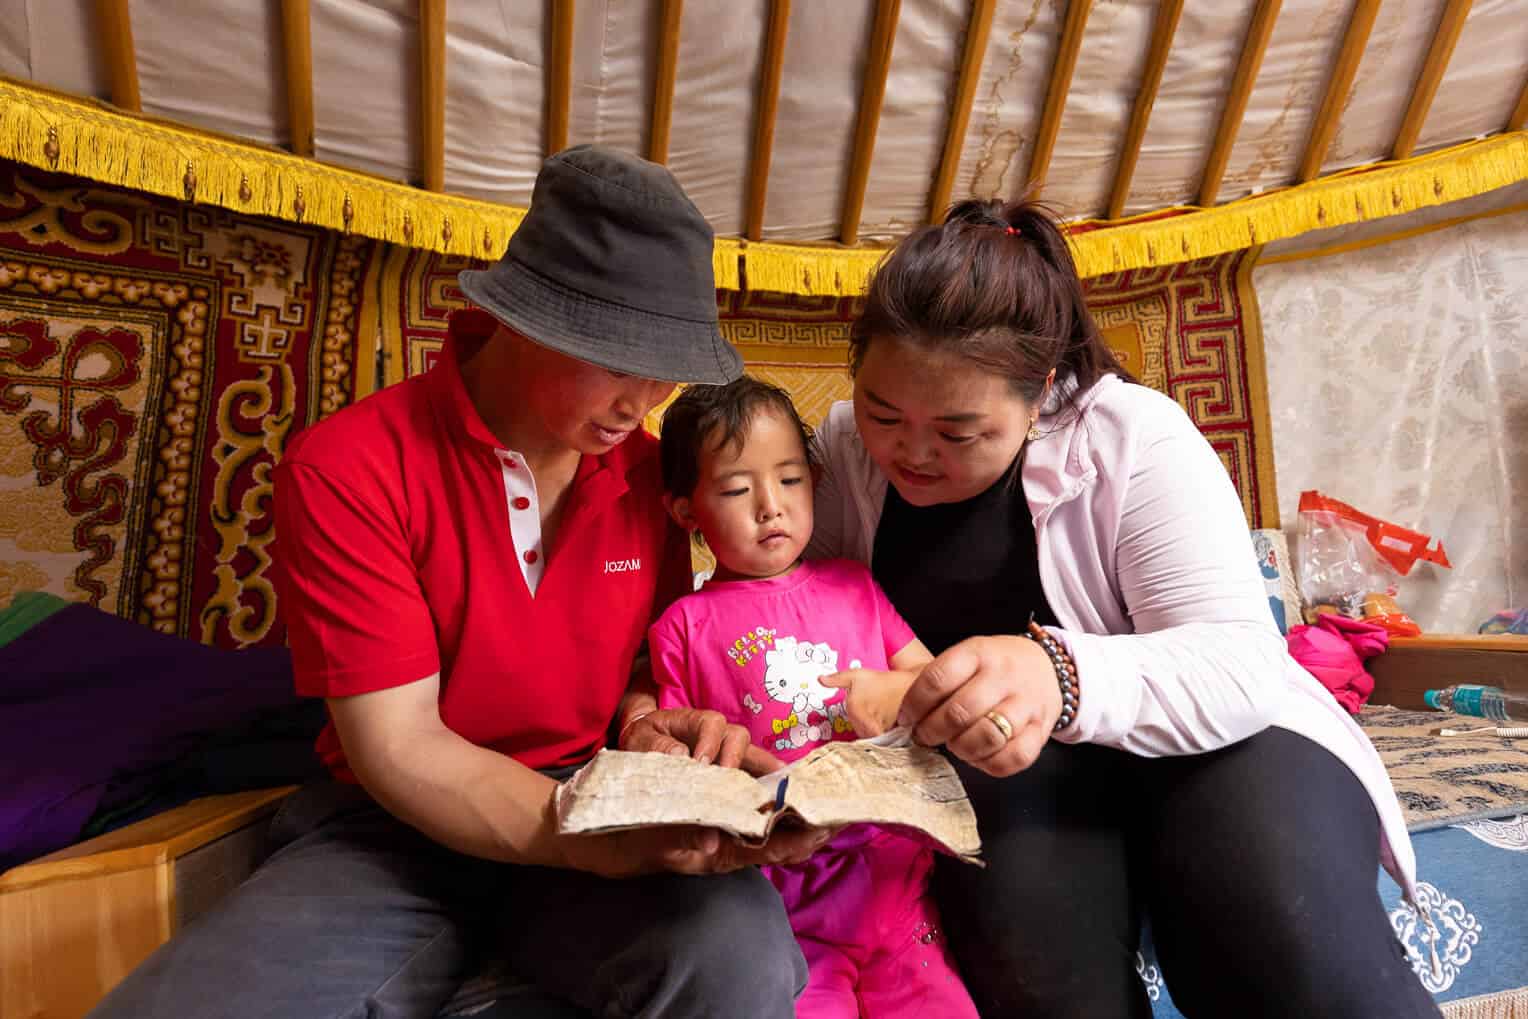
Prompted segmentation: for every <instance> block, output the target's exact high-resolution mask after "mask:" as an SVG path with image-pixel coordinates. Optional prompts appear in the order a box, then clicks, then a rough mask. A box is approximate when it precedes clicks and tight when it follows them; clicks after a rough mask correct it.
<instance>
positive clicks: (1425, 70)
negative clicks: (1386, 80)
mask: <svg viewBox="0 0 1528 1019" xmlns="http://www.w3.org/2000/svg"><path fill="white" fill-rule="evenodd" d="M1470 3H1471V0H1448V5H1447V6H1446V7H1444V8H1443V16H1442V17H1441V18H1439V19H1438V29H1437V31H1436V32H1434V33H1433V41H1432V45H1431V46H1429V47H1428V48H1427V59H1426V60H1424V61H1422V73H1421V74H1419V75H1418V76H1417V83H1416V86H1415V87H1413V88H1412V90H1411V102H1409V103H1407V104H1406V116H1405V117H1404V118H1402V120H1401V129H1400V130H1399V131H1397V132H1396V135H1395V146H1394V147H1393V148H1392V149H1391V150H1390V156H1391V158H1392V159H1405V158H1406V157H1407V156H1409V155H1411V153H1412V150H1414V149H1415V148H1416V147H1417V136H1418V135H1420V134H1421V133H1422V125H1423V123H1424V122H1426V120H1427V111H1428V110H1430V109H1432V102H1433V97H1434V96H1436V95H1437V94H1438V85H1439V83H1440V82H1442V81H1443V74H1444V72H1445V71H1447V70H1448V61H1449V58H1450V57H1452V56H1453V55H1454V46H1455V45H1456V44H1457V43H1458V42H1459V33H1460V32H1462V31H1463V30H1464V19H1465V18H1466V17H1468V16H1469V13H1470Z"/></svg>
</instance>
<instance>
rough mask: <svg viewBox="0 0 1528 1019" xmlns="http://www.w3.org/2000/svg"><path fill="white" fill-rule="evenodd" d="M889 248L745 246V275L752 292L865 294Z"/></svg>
mask: <svg viewBox="0 0 1528 1019" xmlns="http://www.w3.org/2000/svg"><path fill="white" fill-rule="evenodd" d="M888 250H889V249H888V248H834V247H830V246H828V245H810V244H776V243H772V242H754V241H749V242H746V243H745V244H744V245H743V273H744V275H745V277H746V279H745V281H744V282H746V283H747V284H748V289H749V290H772V291H778V292H780V293H787V294H806V295H808V296H818V297H822V296H826V297H852V296H855V295H858V294H862V293H864V291H865V287H866V285H867V284H869V282H870V276H871V274H872V273H874V272H875V267H876V266H877V265H879V264H880V261H881V259H882V258H883V257H884V256H885V255H886V252H887V251H888Z"/></svg>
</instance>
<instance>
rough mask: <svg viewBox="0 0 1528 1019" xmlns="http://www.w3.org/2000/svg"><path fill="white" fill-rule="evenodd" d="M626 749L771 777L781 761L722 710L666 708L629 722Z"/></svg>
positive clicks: (622, 741) (622, 742)
mask: <svg viewBox="0 0 1528 1019" xmlns="http://www.w3.org/2000/svg"><path fill="white" fill-rule="evenodd" d="M620 748H621V749H622V750H646V751H653V752H656V753H660V754H677V755H679V756H681V757H691V758H694V759H695V760H697V761H699V762H700V763H701V764H710V763H711V762H713V761H714V762H716V763H717V764H719V765H721V766H722V767H724V768H742V769H743V770H744V771H746V772H748V773H749V774H750V775H767V774H769V773H770V772H771V771H774V770H776V769H778V768H779V767H780V766H781V762H780V759H779V758H777V757H775V755H773V754H771V753H769V752H768V751H767V750H765V749H763V748H762V747H756V746H754V745H753V744H752V742H751V741H750V740H749V738H748V730H747V729H745V728H743V727H742V726H741V725H732V724H730V723H729V722H728V721H727V718H726V716H725V715H723V714H722V713H721V712H720V711H702V710H700V709H699V708H662V709H659V710H657V711H652V712H649V713H647V714H645V715H642V716H641V717H640V718H638V719H636V720H635V721H633V722H629V723H627V725H626V727H625V729H623V730H622V731H621V737H620Z"/></svg>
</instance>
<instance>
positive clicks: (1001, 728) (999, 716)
mask: <svg viewBox="0 0 1528 1019" xmlns="http://www.w3.org/2000/svg"><path fill="white" fill-rule="evenodd" d="M987 720H988V721H989V722H991V723H992V724H993V725H995V726H997V731H998V732H1000V733H1002V734H1003V742H1004V743H1007V742H1008V741H1009V740H1011V739H1013V723H1012V722H1010V721H1008V719H1007V717H1005V716H1004V715H1003V713H1002V712H1001V711H989V712H987Z"/></svg>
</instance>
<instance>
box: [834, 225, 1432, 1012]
mask: <svg viewBox="0 0 1528 1019" xmlns="http://www.w3.org/2000/svg"><path fill="white" fill-rule="evenodd" d="M851 368H852V371H853V373H854V399H853V402H852V403H841V404H838V405H836V406H835V407H834V408H833V409H832V411H831V413H830V414H829V416H828V420H827V421H826V422H825V424H824V426H823V427H822V429H821V430H820V432H819V434H818V437H817V442H818V445H819V452H820V454H821V460H822V464H823V475H822V478H821V481H820V483H819V486H818V489H817V499H816V533H815V537H814V539H813V542H812V547H811V550H810V554H813V555H816V556H845V557H849V558H853V559H858V560H860V561H862V562H865V563H868V564H870V566H871V568H872V570H873V572H874V573H875V576H876V578H877V580H879V581H880V583H881V585H882V586H883V587H884V588H885V589H886V591H887V593H888V594H889V595H890V597H891V600H892V602H893V603H894V604H895V605H896V607H897V608H898V610H899V611H900V612H901V613H902V615H903V616H904V617H906V619H907V620H908V622H909V623H911V624H912V626H913V629H914V630H915V631H916V632H917V633H918V635H919V637H921V638H922V639H923V641H924V643H926V644H928V645H929V647H930V648H931V649H932V650H933V651H934V653H935V654H936V655H938V657H937V659H936V660H935V661H934V663H933V664H932V665H930V666H929V667H928V668H927V669H926V670H924V671H923V672H922V674H921V675H920V676H919V677H918V679H917V680H916V681H915V682H914V683H913V685H912V687H911V689H910V691H909V693H908V696H907V698H906V700H905V702H904V705H903V713H902V719H901V720H902V721H903V722H906V723H909V724H912V725H914V726H916V728H915V735H916V737H917V738H918V739H919V740H920V741H921V742H923V743H927V744H930V745H944V746H945V747H946V748H947V750H948V752H949V753H950V754H951V755H952V756H954V757H955V758H956V759H957V764H958V766H959V767H960V769H961V772H962V777H963V778H964V779H965V781H966V784H967V788H968V790H969V791H970V793H971V796H972V800H973V803H974V804H975V806H976V809H977V816H978V819H979V821H980V824H981V830H982V838H983V843H984V847H985V848H984V853H985V856H986V858H987V864H988V865H987V867H986V869H977V868H973V867H967V866H963V865H960V864H946V865H941V867H940V868H939V869H938V871H937V872H936V875H935V881H936V892H937V894H938V896H939V899H940V902H941V907H942V910H943V915H944V919H945V924H946V927H947V931H946V934H947V936H948V938H949V940H950V942H951V945H952V947H953V948H954V950H955V953H956V956H957V958H958V960H959V962H960V965H961V968H962V972H963V974H964V976H965V978H966V980H967V982H968V983H969V984H970V986H971V991H972V993H973V995H974V996H975V998H976V1002H977V1005H978V1007H979V1008H980V1009H981V1011H982V1014H984V1015H990V1016H1003V1015H1016V1016H1017V1015H1023V1016H1026V1017H1031V1016H1034V1017H1039V1016H1132V1017H1134V1016H1147V1015H1149V1014H1150V1009H1149V1004H1148V1001H1147V998H1146V995H1145V993H1144V988H1143V986H1142V984H1141V982H1140V981H1139V979H1138V977H1137V975H1136V972H1135V959H1136V950H1137V946H1138V940H1139V937H1138V936H1139V930H1140V926H1141V920H1142V917H1143V915H1144V916H1145V917H1146V918H1148V919H1149V923H1150V926H1151V929H1152V937H1153V941H1154V943H1155V945H1156V948H1157V953H1158V956H1159V959H1160V961H1161V963H1162V968H1163V973H1164V976H1165V978H1166V980H1167V983H1168V986H1169V988H1170V990H1171V992H1172V994H1173V998H1174V1000H1175V1001H1176V1002H1177V1003H1178V1005H1179V1007H1180V1008H1181V1009H1182V1011H1183V1012H1184V1013H1185V1014H1186V1015H1188V1016H1191V1017H1197V1016H1226V1015H1233V1014H1234V1015H1267V1016H1300V1017H1302V1019H1305V1017H1309V1016H1313V1015H1319V1016H1323V1017H1338V1016H1342V1017H1347V1016H1354V1017H1356V1016H1387V1017H1402V1016H1436V1015H1438V1014H1439V1013H1438V1010H1437V1007H1436V1005H1435V1004H1434V1003H1433V1001H1432V999H1431V997H1430V996H1429V995H1428V994H1427V992H1426V991H1425V990H1424V989H1423V988H1422V986H1421V984H1420V982H1419V981H1418V980H1417V978H1416V976H1415V975H1414V974H1413V973H1412V971H1411V966H1410V963H1409V961H1408V960H1407V958H1406V955H1405V952H1404V950H1403V949H1402V948H1401V946H1400V944H1399V943H1398V942H1397V940H1396V938H1395V936H1394V934H1393V933H1392V930H1391V927H1390V924H1389V921H1388V918H1387V917H1386V915H1385V912H1384V909H1383V906H1382V904H1381V902H1380V900H1379V897H1378V894H1377V893H1376V890H1375V885H1374V874H1375V868H1376V865H1377V864H1381V863H1382V864H1384V865H1385V866H1386V868H1387V869H1388V870H1389V871H1390V873H1391V874H1392V875H1393V876H1394V877H1395V879H1396V880H1397V881H1398V882H1399V883H1400V884H1401V885H1402V887H1403V888H1405V889H1406V891H1407V893H1408V897H1411V898H1413V899H1414V897H1415V896H1414V890H1415V874H1414V870H1415V864H1414V858H1413V856H1412V853H1411V846H1410V843H1409V841H1408V840H1407V836H1406V830H1405V826H1404V824H1403V822H1402V818H1401V814H1400V809H1399V807H1398V805H1397V803H1396V800H1395V796H1394V793H1393V792H1392V790H1391V788H1390V785H1389V782H1388V780H1387V779H1386V777H1385V773H1384V769H1383V768H1382V767H1381V765H1380V762H1379V759H1378V757H1377V756H1376V755H1375V753H1374V750H1373V748H1372V747H1371V746H1370V744H1369V743H1368V741H1367V739H1365V737H1364V736H1363V734H1362V733H1361V732H1360V731H1359V729H1358V728H1357V726H1355V725H1354V724H1353V722H1352V720H1351V719H1350V718H1348V716H1347V715H1346V714H1345V713H1344V712H1343V711H1342V709H1341V708H1340V707H1339V706H1338V705H1337V704H1336V703H1335V701H1333V700H1332V698H1331V696H1330V695H1329V694H1328V693H1327V692H1326V691H1325V689H1324V688H1322V687H1321V685H1320V684H1319V683H1317V682H1316V681H1315V679H1314V678H1312V677H1311V676H1310V675H1308V674H1307V673H1305V672H1304V670H1303V669H1301V668H1300V667H1299V666H1298V665H1296V664H1295V662H1294V661H1293V660H1292V659H1290V658H1289V656H1288V655H1287V654H1286V652H1285V648H1284V641H1283V638H1282V637H1281V636H1280V635H1279V632H1278V630H1277V628H1276V627H1275V625H1274V623H1273V620H1272V617H1271V615H1270V613H1269V611H1268V603H1267V601H1266V598H1265V596H1264V594H1263V589H1262V582H1261V579H1260V576H1259V574H1258V572H1257V569H1256V566H1255V557H1254V555H1253V552H1252V547H1251V540H1250V537H1249V535H1248V531H1247V525H1246V521H1245V519H1244V518H1243V515H1242V510H1241V504H1240V502H1239V500H1238V499H1237V497H1236V493H1235V491H1234V490H1233V488H1232V485H1231V482H1230V479H1229V478H1228V477H1227V475H1226V472H1225V470H1224V468H1223V467H1222V466H1221V464H1220V461H1219V458H1218V457H1217V456H1216V454H1215V453H1214V451H1213V450H1212V449H1211V448H1210V446H1209V444H1208V443H1207V442H1206V441H1205V440H1204V438H1203V437H1202V436H1201V435H1200V434H1199V432H1198V431H1197V429H1196V428H1195V427H1194V425H1193V423H1192V422H1191V421H1190V420H1189V419H1188V417H1187V415H1185V414H1184V413H1183V411H1182V410H1181V409H1180V408H1179V407H1178V405H1177V404H1176V403H1174V402H1173V401H1172V400H1170V399H1169V398H1167V397H1165V396H1163V395H1161V394H1159V393H1156V392H1154V391H1152V390H1150V389H1148V388H1146V387H1144V386H1140V385H1136V384H1134V383H1133V380H1130V379H1129V377H1128V375H1127V374H1126V373H1125V372H1124V371H1123V370H1122V369H1121V368H1120V366H1119V364H1118V363H1117V362H1116V361H1115V359H1114V357H1113V356H1112V355H1111V354H1110V353H1109V351H1108V348H1107V347H1106V346H1104V344H1103V342H1102V340H1101V339H1100V337H1099V334H1098V330H1097V328H1096V326H1095V325H1094V324H1093V322H1092V320H1091V318H1090V317H1089V315H1088V312H1087V309H1086V307H1085V305H1084V302H1083V292H1082V286H1081V283H1080V282H1079V280H1078V278H1077V274H1076V270H1075V268H1074V267H1073V264H1072V261H1071V256H1070V254H1069V253H1068V251H1067V247H1066V242H1065V240H1064V239H1063V238H1062V236H1061V234H1060V232H1059V230H1058V229H1057V228H1056V226H1055V224H1054V223H1053V222H1052V221H1051V220H1050V219H1049V218H1048V217H1047V216H1046V215H1045V214H1044V213H1043V212H1041V211H1040V210H1038V209H1037V208H1035V207H1033V206H1030V205H1011V206H1004V205H1002V204H1001V203H999V202H975V201H972V202H966V203H963V204H961V205H958V206H956V207H955V208H954V209H953V210H952V211H951V213H950V215H949V217H948V218H947V219H946V221H945V223H944V224H943V225H941V226H934V227H926V228H924V229H922V230H919V231H917V232H916V233H914V234H912V235H911V236H909V237H908V238H906V239H905V240H904V241H903V242H902V243H901V244H899V245H898V247H897V249H896V250H895V251H894V252H893V253H892V254H891V255H890V256H889V257H888V259H887V261H886V262H885V263H884V264H883V265H882V267H881V268H880V270H879V271H878V272H877V274H876V276H875V279H874V280H873V282H872V283H871V286H870V290H869V294H868V297H867V303H866V308H865V313H864V315H863V317H862V318H861V319H860V320H859V321H858V322H857V323H856V325H855V327H854V331H853V337H852V343H851ZM1031 617H1033V619H1034V620H1035V621H1036V625H1035V626H1034V627H1033V628H1032V627H1031V626H1030V625H1029V621H1030V619H1031ZM1039 624H1043V626H1044V628H1043V629H1041V628H1040V627H1039ZM1026 634H1032V637H1033V639H1032V637H1031V636H1027V635H1026Z"/></svg>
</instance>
